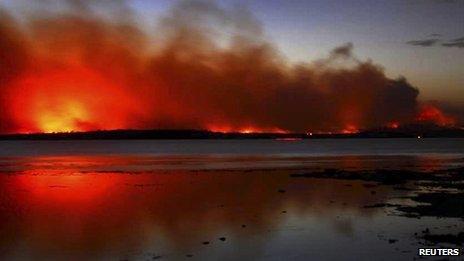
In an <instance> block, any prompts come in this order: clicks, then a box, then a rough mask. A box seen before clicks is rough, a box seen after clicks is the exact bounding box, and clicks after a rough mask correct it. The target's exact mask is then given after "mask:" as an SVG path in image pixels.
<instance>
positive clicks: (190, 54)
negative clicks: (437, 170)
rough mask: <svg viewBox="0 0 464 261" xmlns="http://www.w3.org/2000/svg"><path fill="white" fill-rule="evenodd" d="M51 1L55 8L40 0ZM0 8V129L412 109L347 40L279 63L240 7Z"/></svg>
mask: <svg viewBox="0 0 464 261" xmlns="http://www.w3.org/2000/svg"><path fill="white" fill-rule="evenodd" d="M57 3H59V4H60V6H62V8H61V9H60V11H54V12H53V11H48V10H49V8H47V6H49V5H52V4H55V5H56V4H57ZM27 14H28V15H27V16H25V17H22V19H18V18H17V17H15V16H13V15H12V14H11V13H10V12H9V11H8V10H2V11H1V13H0V57H1V59H0V98H1V100H0V110H1V111H0V132H3V133H9V132H54V131H85V130H95V129H121V128H125V129H151V128H186V129H193V128H195V129H210V130H216V131H298V132H301V131H342V130H346V131H356V130H358V129H364V128H371V127H378V126H389V124H392V123H395V124H398V123H399V124H402V123H409V122H412V121H414V120H416V119H417V115H418V114H419V111H420V108H421V106H420V104H418V101H417V98H418V95H419V92H418V90H417V88H415V87H414V86H411V85H410V84H409V83H408V81H407V80H406V79H405V78H399V79H389V78H387V77H386V76H385V73H384V71H383V69H382V67H381V66H379V65H377V64H375V63H374V62H372V61H362V60H359V59H357V58H356V56H355V55H354V53H353V49H354V47H353V44H351V43H347V44H344V45H342V46H339V47H335V48H334V49H333V51H332V52H331V53H329V54H327V58H325V59H322V60H318V61H312V62H308V63H305V64H291V63H289V62H288V61H286V60H285V58H284V57H282V56H281V55H280V54H279V51H278V50H276V48H275V47H274V46H273V44H272V43H271V42H269V41H267V40H266V37H265V35H264V29H263V28H262V27H261V25H260V23H259V21H257V20H256V19H255V18H254V17H253V15H252V14H251V13H250V12H249V11H248V10H247V9H245V8H240V7H238V8H232V9H225V8H222V7H221V6H219V5H217V4H215V2H213V1H180V2H178V3H177V4H175V5H174V6H173V7H172V8H171V9H170V11H169V12H168V13H167V14H165V15H164V16H163V18H162V19H161V20H160V21H159V24H158V25H157V27H156V30H154V31H152V32H147V30H146V29H145V28H142V27H140V25H139V24H138V23H137V22H136V19H135V16H134V12H133V11H132V10H131V9H130V7H129V5H128V4H127V3H126V2H124V1H122V0H121V1H92V0H88V1H82V0H68V1H58V2H57V1H39V3H38V4H36V6H35V7H34V9H33V11H29V12H27Z"/></svg>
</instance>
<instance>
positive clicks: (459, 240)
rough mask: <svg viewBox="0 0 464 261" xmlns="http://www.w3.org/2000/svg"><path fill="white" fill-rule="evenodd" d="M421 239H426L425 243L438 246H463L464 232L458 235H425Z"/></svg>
mask: <svg viewBox="0 0 464 261" xmlns="http://www.w3.org/2000/svg"><path fill="white" fill-rule="evenodd" d="M419 238H420V239H424V240H425V241H427V242H429V243H431V244H433V245H436V244H439V243H448V244H453V245H458V246H462V245H463V244H464V232H459V233H458V234H456V235H453V234H430V233H424V235H423V236H421V237H419Z"/></svg>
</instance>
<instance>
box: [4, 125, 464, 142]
mask: <svg viewBox="0 0 464 261" xmlns="http://www.w3.org/2000/svg"><path fill="white" fill-rule="evenodd" d="M417 137H420V138H457V137H463V138H464V128H457V127H452V128H451V127H442V126H437V125H433V124H414V125H405V126H402V127H400V128H377V129H371V130H365V131H360V132H358V133H239V132H231V133H223V132H213V131H207V130H175V129H172V130H170V129H156V130H99V131H88V132H63V133H31V134H3V135H0V140H137V139H139V140H141V139H325V138H417Z"/></svg>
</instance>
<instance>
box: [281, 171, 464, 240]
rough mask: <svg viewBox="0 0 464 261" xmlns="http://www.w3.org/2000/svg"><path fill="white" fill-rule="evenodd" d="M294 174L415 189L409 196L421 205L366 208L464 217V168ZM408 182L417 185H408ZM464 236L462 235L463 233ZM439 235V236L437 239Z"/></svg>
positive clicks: (408, 214) (409, 214)
mask: <svg viewBox="0 0 464 261" xmlns="http://www.w3.org/2000/svg"><path fill="white" fill-rule="evenodd" d="M290 177H292V178H319V179H320V178H324V179H339V180H361V181H365V182H375V183H377V184H378V185H384V186H393V187H394V188H400V189H402V190H409V191H411V195H410V196H407V198H408V199H411V200H412V201H413V202H416V203H417V204H414V205H399V204H389V203H387V202H379V203H376V204H372V205H366V206H364V208H395V209H396V210H397V211H398V215H400V216H405V217H411V218H421V217H437V218H460V219H463V220H464V193H463V192H462V187H463V185H464V168H463V167H460V168H453V169H441V170H436V171H413V170H388V169H377V170H361V171H346V170H340V169H325V170H323V171H320V172H307V173H295V174H290ZM407 185H413V186H412V187H411V188H408V187H407ZM419 187H424V188H425V187H426V188H427V190H425V192H424V191H421V190H420V189H419V190H417V188H419ZM414 188H415V189H414ZM460 236H461V237H462V235H460ZM439 238H440V237H437V240H438V239H439ZM444 238H445V239H446V238H448V237H444Z"/></svg>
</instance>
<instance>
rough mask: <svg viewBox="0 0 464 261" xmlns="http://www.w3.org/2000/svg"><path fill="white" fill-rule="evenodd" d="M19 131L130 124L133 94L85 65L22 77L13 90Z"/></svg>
mask: <svg viewBox="0 0 464 261" xmlns="http://www.w3.org/2000/svg"><path fill="white" fill-rule="evenodd" d="M10 97H12V99H11V101H12V102H13V104H12V106H11V108H10V109H11V110H12V114H13V115H15V118H16V119H17V120H18V122H20V123H21V126H20V128H19V130H20V131H19V132H25V133H30V132H46V133H51V132H71V131H89V130H97V129H117V128H124V127H126V126H128V119H129V117H130V115H132V114H134V112H135V111H136V104H135V102H134V101H133V100H132V99H131V97H132V96H130V95H128V93H126V92H124V90H123V89H122V88H121V87H119V86H117V85H115V84H114V83H112V82H110V81H108V80H106V79H103V78H102V77H100V76H99V75H97V74H95V73H93V72H90V71H88V70H85V69H82V68H73V69H67V70H60V71H46V72H43V73H39V74H30V75H28V76H25V77H23V78H21V79H20V80H19V81H18V82H16V84H14V85H13V88H12V89H11V92H10Z"/></svg>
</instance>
